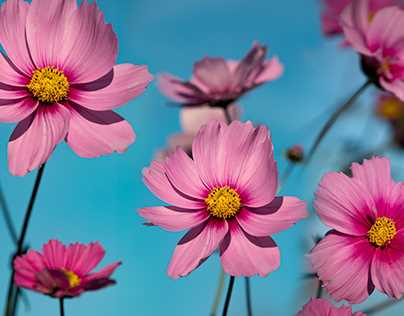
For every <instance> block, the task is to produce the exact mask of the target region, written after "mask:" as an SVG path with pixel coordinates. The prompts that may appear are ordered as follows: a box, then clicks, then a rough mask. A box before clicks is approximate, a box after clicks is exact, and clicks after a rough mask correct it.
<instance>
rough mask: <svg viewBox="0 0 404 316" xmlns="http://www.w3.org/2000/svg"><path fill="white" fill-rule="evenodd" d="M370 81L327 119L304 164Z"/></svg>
mask: <svg viewBox="0 0 404 316" xmlns="http://www.w3.org/2000/svg"><path fill="white" fill-rule="evenodd" d="M371 83H372V82H371V81H370V80H369V81H366V82H365V83H364V84H363V85H362V86H360V87H359V89H358V90H356V92H355V93H354V94H353V95H352V96H351V97H350V98H349V99H348V100H347V101H346V102H345V103H344V104H343V105H341V106H340V107H339V108H338V109H337V110H336V111H335V112H334V113H333V114H332V115H331V117H330V118H329V119H328V121H327V122H326V123H325V124H324V126H323V128H322V129H321V131H320V133H319V134H318V135H317V137H316V139H315V141H314V144H313V146H312V147H311V149H310V151H309V152H308V154H307V158H306V163H309V161H310V160H311V158H312V157H313V155H314V153H315V152H316V150H317V148H318V146H319V145H320V143H321V141H322V140H323V138H324V136H325V135H326V134H327V132H328V131H329V130H330V129H331V127H332V126H333V125H334V123H335V122H336V121H337V119H338V118H339V117H340V116H341V114H343V113H344V112H346V111H347V110H349V109H350V108H351V107H352V105H353V104H354V103H355V101H356V99H357V98H358V97H359V96H360V95H361V94H362V93H363V92H364V91H365V90H366V89H367V88H368V87H369V86H370V85H371Z"/></svg>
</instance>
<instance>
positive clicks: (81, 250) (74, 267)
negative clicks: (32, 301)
mask: <svg viewBox="0 0 404 316" xmlns="http://www.w3.org/2000/svg"><path fill="white" fill-rule="evenodd" d="M104 255H105V251H104V249H103V248H102V246H101V245H100V244H99V243H90V244H88V245H84V244H80V243H75V244H71V245H68V246H65V245H63V244H62V243H61V242H60V241H57V240H50V241H49V242H48V243H47V244H45V245H44V246H43V250H42V253H40V252H37V251H34V250H30V251H28V253H27V254H25V255H22V256H19V257H17V258H16V259H15V260H14V269H15V279H14V281H15V283H16V284H17V285H18V286H19V287H23V288H26V289H30V290H33V291H36V292H40V293H42V294H46V295H50V296H53V297H58V298H64V297H75V296H79V295H80V294H82V293H83V292H86V291H95V290H99V289H101V288H104V287H106V286H109V285H112V284H115V281H114V280H112V279H111V278H110V277H111V275H112V273H113V272H114V271H115V269H116V268H117V267H118V266H119V265H120V264H121V263H120V262H116V263H113V264H111V265H108V266H107V267H105V268H103V269H102V270H100V271H99V272H92V271H93V270H94V268H95V267H96V266H97V265H98V264H99V263H100V261H101V260H102V259H103V258H104Z"/></svg>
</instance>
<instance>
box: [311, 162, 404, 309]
mask: <svg viewBox="0 0 404 316" xmlns="http://www.w3.org/2000/svg"><path fill="white" fill-rule="evenodd" d="M351 169H352V178H350V177H348V176H346V175H345V174H343V173H336V172H331V173H328V174H326V175H325V176H324V177H323V179H322V180H321V183H320V185H319V187H318V190H317V192H316V199H315V202H314V207H315V209H316V211H317V214H318V215H319V216H320V219H321V220H322V221H323V223H325V224H326V225H327V226H330V227H331V228H332V230H331V231H329V232H328V234H327V235H326V236H325V237H324V238H323V239H322V240H321V241H320V242H319V243H318V244H317V245H316V246H315V247H314V248H313V250H312V251H311V254H310V261H311V264H312V266H313V270H314V272H316V273H317V274H318V276H319V278H320V280H322V281H323V283H324V286H325V287H326V289H327V290H328V292H329V293H330V295H331V296H332V297H333V298H334V299H335V300H337V301H340V300H342V299H345V300H347V301H349V302H350V303H352V304H356V303H360V302H363V301H364V300H365V299H366V298H367V297H368V296H369V294H371V293H372V292H373V290H374V288H375V287H376V288H377V289H378V290H379V291H381V292H383V293H386V294H387V295H389V296H391V297H394V298H400V297H401V296H402V294H403V293H404V255H403V254H404V184H403V183H402V182H394V181H393V179H392V178H391V175H390V162H389V160H388V159H386V158H372V159H370V160H365V161H364V162H363V164H362V165H359V164H357V163H354V164H352V167H351Z"/></svg>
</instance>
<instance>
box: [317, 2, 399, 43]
mask: <svg viewBox="0 0 404 316" xmlns="http://www.w3.org/2000/svg"><path fill="white" fill-rule="evenodd" d="M399 2H400V1H399V0H367V4H368V10H369V18H371V17H372V16H374V15H375V14H376V12H377V11H379V10H380V9H382V8H385V7H388V6H392V5H395V4H398V3H399ZM351 3H352V0H322V4H323V10H322V13H321V23H322V30H323V33H324V35H326V36H335V35H340V34H342V33H343V30H342V27H341V24H340V15H341V13H342V11H344V9H345V8H346V7H347V6H348V5H349V4H351Z"/></svg>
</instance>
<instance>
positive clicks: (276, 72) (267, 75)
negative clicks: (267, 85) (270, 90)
mask: <svg viewBox="0 0 404 316" xmlns="http://www.w3.org/2000/svg"><path fill="white" fill-rule="evenodd" d="M282 74H283V65H282V64H281V63H280V61H279V59H278V57H273V58H272V59H271V60H268V61H265V62H264V68H263V69H262V70H261V71H260V73H259V75H258V76H257V77H256V78H255V80H254V83H255V84H262V83H264V82H267V81H272V80H275V79H277V78H279V77H280V76H281V75H282Z"/></svg>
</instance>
